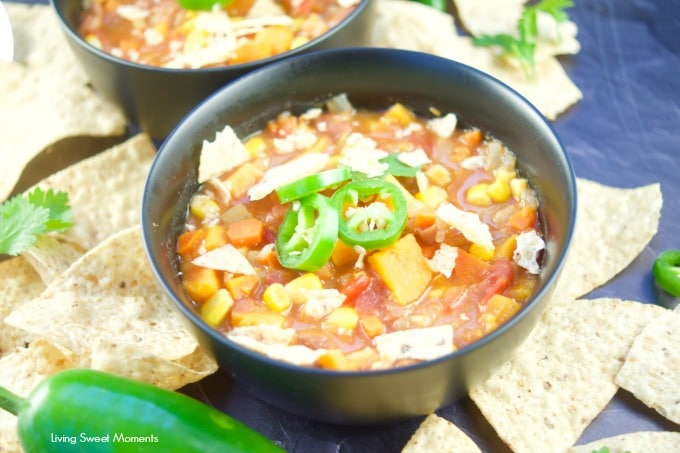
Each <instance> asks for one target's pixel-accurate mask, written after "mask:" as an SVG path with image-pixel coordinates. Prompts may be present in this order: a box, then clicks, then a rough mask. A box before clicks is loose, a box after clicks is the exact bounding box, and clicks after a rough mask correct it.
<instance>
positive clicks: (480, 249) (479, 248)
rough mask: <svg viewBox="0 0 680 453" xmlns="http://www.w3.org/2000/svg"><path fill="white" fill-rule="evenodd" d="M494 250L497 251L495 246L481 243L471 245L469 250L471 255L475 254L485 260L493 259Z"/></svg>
mask: <svg viewBox="0 0 680 453" xmlns="http://www.w3.org/2000/svg"><path fill="white" fill-rule="evenodd" d="M494 252H495V249H494V248H489V247H485V246H483V245H480V244H472V245H471V246H470V250H469V253H470V254H471V255H474V256H476V257H477V258H479V259H481V260H484V261H489V260H491V259H493V257H494Z"/></svg>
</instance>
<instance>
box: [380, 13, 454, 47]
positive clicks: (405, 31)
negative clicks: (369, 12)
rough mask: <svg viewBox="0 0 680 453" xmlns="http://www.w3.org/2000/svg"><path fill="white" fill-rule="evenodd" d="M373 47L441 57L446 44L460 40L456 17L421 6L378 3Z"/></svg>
mask: <svg viewBox="0 0 680 453" xmlns="http://www.w3.org/2000/svg"><path fill="white" fill-rule="evenodd" d="M377 3H378V6H376V7H375V18H374V21H373V28H372V30H371V34H370V38H369V42H368V43H367V44H368V45H370V46H375V47H391V48H396V49H405V50H414V51H420V52H427V53H432V54H439V49H440V48H441V46H442V45H443V43H447V42H454V41H456V40H457V39H458V35H457V33H456V27H455V24H454V20H453V17H452V16H451V15H450V14H446V13H443V12H441V11H438V10H436V9H434V8H432V7H429V6H427V5H423V4H422V3H417V2H412V1H408V0H378V1H377Z"/></svg>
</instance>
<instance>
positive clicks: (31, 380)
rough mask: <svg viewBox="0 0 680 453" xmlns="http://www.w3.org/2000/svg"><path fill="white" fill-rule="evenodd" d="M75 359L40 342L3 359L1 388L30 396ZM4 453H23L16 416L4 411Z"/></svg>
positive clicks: (0, 425) (0, 430) (0, 445)
mask: <svg viewBox="0 0 680 453" xmlns="http://www.w3.org/2000/svg"><path fill="white" fill-rule="evenodd" d="M72 366H73V362H72V360H71V358H70V357H69V356H68V355H66V354H64V353H63V352H62V351H61V350H59V349H58V348H56V347H55V346H54V345H51V344H50V343H48V342H46V341H43V340H36V341H35V342H33V343H32V344H31V345H30V346H28V347H27V348H24V347H22V348H17V349H16V350H15V351H13V352H12V353H11V354H8V355H5V356H3V357H2V358H0V386H3V387H5V388H6V389H8V390H10V391H11V392H13V393H16V394H17V395H19V396H24V397H25V396H28V395H29V394H30V393H31V392H32V391H33V389H34V388H35V387H36V386H37V385H38V384H39V383H40V382H42V380H43V379H45V378H46V377H48V376H51V375H52V374H54V373H57V372H59V371H61V370H65V369H66V368H71V367H72ZM0 450H2V451H8V452H21V451H23V449H22V448H21V446H20V444H19V438H18V436H17V418H16V416H14V415H12V414H10V413H9V412H5V411H3V410H0Z"/></svg>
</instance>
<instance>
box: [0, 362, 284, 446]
mask: <svg viewBox="0 0 680 453" xmlns="http://www.w3.org/2000/svg"><path fill="white" fill-rule="evenodd" d="M0 407H2V408H3V409H5V410H6V411H8V412H10V413H12V414H14V415H16V416H17V417H18V420H17V425H18V434H19V440H20V441H21V444H22V446H23V448H24V450H25V451H26V452H27V453H33V452H44V451H64V452H66V451H74V452H75V451H89V452H108V451H117V452H127V451H141V450H144V449H148V450H152V451H181V452H186V453H192V452H195V453H203V452H206V451H219V452H230V453H237V452H239V453H245V452H253V451H257V452H283V450H282V449H281V448H279V447H278V446H276V445H275V444H274V443H273V442H271V441H270V440H269V439H267V438H266V437H264V436H262V435H261V434H259V433H258V432H256V431H253V430H252V429H250V428H248V427H247V426H246V425H244V424H242V423H240V422H238V421H237V420H235V419H233V418H231V417H229V416H228V415H226V414H224V413H222V412H220V411H218V410H216V409H214V408H212V407H209V406H206V405H205V404H203V403H201V402H199V401H198V400H195V399H193V398H190V397H189V396H187V395H183V394H181V393H177V392H171V391H169V390H164V389H162V388H160V387H156V386H154V385H150V384H146V383H142V382H139V381H135V380H132V379H129V378H123V377H120V376H115V375H113V374H109V373H104V372H101V371H94V370H89V369H78V368H72V369H69V370H66V371H61V372H59V373H56V374H54V375H52V376H50V377H48V378H47V379H45V380H44V381H43V382H41V383H40V384H39V385H38V387H36V389H35V390H34V391H33V392H32V393H31V394H30V395H29V396H28V397H27V398H22V397H20V396H17V395H15V394H13V393H11V392H10V391H8V390H7V389H5V388H3V387H0ZM56 436H58V437H56Z"/></svg>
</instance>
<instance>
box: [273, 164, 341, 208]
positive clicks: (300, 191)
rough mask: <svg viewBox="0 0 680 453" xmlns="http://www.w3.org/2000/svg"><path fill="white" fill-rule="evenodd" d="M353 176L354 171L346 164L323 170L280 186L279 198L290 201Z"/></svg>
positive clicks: (281, 200)
mask: <svg viewBox="0 0 680 453" xmlns="http://www.w3.org/2000/svg"><path fill="white" fill-rule="evenodd" d="M351 176H352V172H351V171H350V169H349V167H345V166H342V167H339V168H335V169H333V170H326V171H322V172H321V173H316V174H314V175H309V176H305V177H304V178H300V179H298V180H297V181H293V182H291V183H289V184H285V185H283V186H281V187H279V188H278V189H276V196H277V197H278V198H279V202H281V203H289V202H291V201H293V200H298V199H300V198H302V197H305V196H307V195H311V194H313V193H317V192H321V191H322V190H325V189H328V188H330V187H333V186H335V185H336V184H340V183H342V182H345V181H347V180H348V179H349V178H350V177H351Z"/></svg>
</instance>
